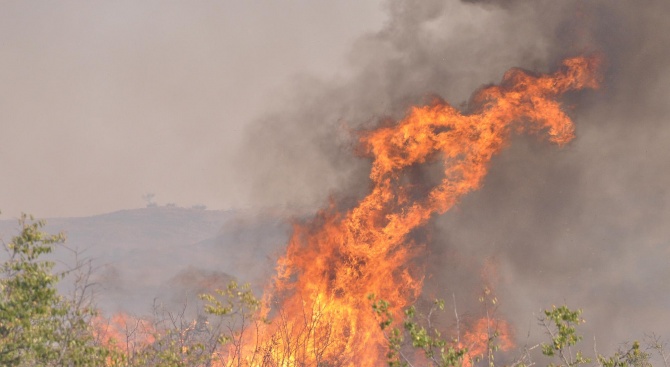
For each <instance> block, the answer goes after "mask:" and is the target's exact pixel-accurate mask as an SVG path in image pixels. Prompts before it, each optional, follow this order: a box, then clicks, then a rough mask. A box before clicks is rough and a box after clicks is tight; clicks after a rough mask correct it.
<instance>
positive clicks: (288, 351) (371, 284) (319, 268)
mask: <svg viewBox="0 0 670 367" xmlns="http://www.w3.org/2000/svg"><path fill="white" fill-rule="evenodd" d="M599 65H600V60H599V58H598V57H575V58H570V59H567V60H565V61H564V62H563V66H562V68H561V69H560V70H559V71H557V72H555V73H553V74H545V75H531V74H529V73H527V72H525V71H523V70H520V69H512V70H510V71H508V72H507V73H506V74H505V75H504V77H503V80H502V82H501V83H500V85H495V86H489V87H486V88H483V89H481V90H479V91H478V92H476V93H475V94H474V95H473V97H472V109H471V110H472V111H471V113H467V114H464V113H462V112H460V111H459V110H457V109H456V108H454V107H452V106H450V105H449V104H447V103H444V102H436V103H434V104H433V105H430V106H422V107H412V108H411V109H410V110H409V112H408V114H407V115H406V117H405V118H404V119H403V120H401V121H399V122H398V123H397V124H395V125H394V126H388V127H381V128H378V129H376V130H373V131H368V132H364V133H363V134H362V136H361V138H360V141H361V143H362V147H363V150H364V152H365V153H366V154H368V155H369V156H370V157H372V159H373V162H372V171H371V173H370V180H371V182H372V189H371V192H370V193H369V194H368V195H367V196H366V197H364V198H363V199H362V200H361V201H360V202H359V203H358V205H357V206H355V207H354V208H352V209H350V210H349V211H347V212H345V213H339V212H337V211H336V210H335V209H334V208H330V209H327V210H324V211H322V212H321V213H319V214H318V215H317V216H316V218H315V219H313V220H312V221H311V222H310V223H307V224H302V225H296V226H295V228H294V233H293V235H292V237H291V240H290V243H289V245H288V249H287V253H286V255H285V256H283V257H282V258H281V259H280V260H279V265H278V275H277V276H276V278H275V282H274V286H273V288H272V289H271V291H269V292H267V293H266V295H265V300H266V301H267V302H268V304H269V305H270V306H271V308H272V309H273V311H266V312H269V313H268V314H267V315H268V317H270V318H271V319H272V322H271V323H270V324H269V325H267V326H263V327H261V328H259V329H258V330H257V331H255V332H254V334H253V335H250V336H248V337H247V338H245V339H244V342H243V345H242V353H241V354H242V360H241V361H238V362H240V364H242V365H254V366H259V365H273V366H298V365H300V366H303V365H305V366H317V365H320V363H321V362H323V361H328V363H329V364H330V365H342V366H375V365H381V364H383V356H384V350H383V341H384V337H383V334H382V333H381V331H380V329H379V325H378V324H377V322H376V321H375V319H374V317H372V314H371V311H370V304H369V303H368V301H367V299H366V295H368V294H371V293H373V294H376V295H377V296H378V297H379V298H382V299H385V300H387V301H389V302H390V303H391V304H392V305H393V307H394V310H395V311H397V310H399V309H401V308H403V307H405V306H407V305H408V303H409V302H411V301H412V300H414V299H415V297H416V296H417V295H418V294H419V292H420V290H421V287H422V280H423V276H422V274H421V273H420V272H419V271H416V270H412V269H410V267H409V266H408V261H409V260H410V259H411V258H413V257H414V256H415V255H416V254H417V252H418V251H420V249H419V247H418V246H413V245H412V241H411V239H410V238H409V236H408V235H409V234H410V232H411V231H413V230H414V229H416V228H418V227H420V226H422V225H424V224H425V223H426V222H427V221H428V220H429V219H430V218H431V216H433V215H434V214H441V213H444V212H445V211H447V210H449V209H450V208H451V207H452V206H453V205H454V204H455V203H456V202H457V201H458V200H459V198H460V197H461V196H462V195H464V194H466V193H468V192H470V191H473V190H475V189H477V188H478V187H480V185H481V184H482V180H483V178H484V176H485V175H486V173H487V169H488V165H489V162H490V161H491V158H492V157H493V156H494V155H495V154H497V153H498V152H500V151H501V149H502V148H503V147H505V145H506V144H507V142H508V140H509V137H510V135H511V133H512V132H522V131H527V132H531V133H546V134H547V135H548V140H549V141H551V142H553V143H556V144H558V145H559V146H562V145H564V144H566V143H568V142H569V141H570V140H571V139H573V137H574V126H573V124H572V121H571V120H570V118H569V117H568V116H567V115H566V114H565V113H564V112H563V111H562V110H561V104H560V103H559V102H558V101H557V97H559V96H560V95H561V94H563V93H565V92H566V91H570V90H577V89H583V88H597V87H598V86H599V77H598V73H597V70H598V68H599ZM430 162H441V163H442V164H443V167H444V169H443V177H442V179H441V181H440V182H439V183H437V184H436V185H435V186H434V187H432V188H425V189H416V188H415V187H414V185H410V184H407V173H406V171H407V169H408V168H409V167H411V166H415V165H420V164H424V163H430ZM477 333H478V332H477V331H475V332H473V334H472V335H474V338H475V339H477V338H478V336H476V335H478V334H477ZM245 356H246V357H245ZM245 358H246V359H245Z"/></svg>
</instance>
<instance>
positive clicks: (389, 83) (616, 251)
mask: <svg viewBox="0 0 670 367" xmlns="http://www.w3.org/2000/svg"><path fill="white" fill-rule="evenodd" d="M385 7H386V10H387V11H388V14H389V15H388V21H387V22H386V24H385V26H384V27H383V29H381V30H380V31H379V32H377V33H375V34H369V35H366V36H364V37H362V38H361V39H359V40H358V41H357V42H356V44H355V46H354V48H353V50H352V51H351V53H350V55H349V59H348V60H349V69H348V71H347V72H346V73H344V74H343V75H341V77H340V78H339V79H336V80H329V81H322V80H316V79H312V78H309V77H304V78H302V79H299V80H296V82H295V85H293V86H290V87H289V88H288V90H289V91H290V92H288V93H287V94H286V95H285V96H281V97H280V98H282V101H283V105H285V106H286V107H285V109H284V110H280V111H275V112H274V113H271V114H268V115H267V117H266V118H265V119H262V120H259V121H257V123H255V124H253V126H252V128H251V129H250V131H249V134H248V137H249V138H248V144H246V147H245V149H244V151H243V152H241V155H243V158H241V159H240V161H241V162H243V165H241V166H240V170H241V172H243V173H245V174H246V175H247V177H248V181H249V182H251V190H250V192H249V195H253V196H254V197H255V198H256V199H257V200H258V201H259V202H260V203H262V204H264V205H274V206H277V205H283V204H289V205H290V206H293V207H297V208H301V209H304V208H316V207H319V206H322V205H323V204H324V203H326V201H327V198H328V196H330V195H332V196H334V197H335V198H336V199H337V200H338V202H340V203H341V205H348V203H351V202H353V200H355V199H357V198H359V197H360V196H361V195H362V194H363V193H365V192H366V190H367V189H368V181H367V174H368V168H369V162H368V161H366V160H365V159H361V158H359V157H356V156H355V155H354V154H353V153H352V151H354V150H355V148H356V146H357V144H356V134H355V133H354V132H355V131H356V130H358V129H365V128H371V127H374V126H376V125H377V124H379V123H381V122H382V121H384V120H386V119H398V118H400V117H402V116H403V114H404V113H405V111H406V110H407V108H408V107H409V106H410V105H412V104H424V103H426V102H427V101H429V100H430V98H432V96H433V95H438V96H441V97H442V98H444V99H445V100H447V101H449V102H450V103H451V104H453V105H456V106H459V105H460V106H463V108H465V107H466V106H467V99H468V97H469V95H470V94H471V93H472V92H473V91H475V90H476V89H477V88H479V87H480V86H482V85H485V84H489V83H496V82H498V81H499V80H500V79H501V77H502V75H503V73H504V72H505V71H506V70H507V69H509V68H511V67H522V68H525V69H529V70H531V71H537V72H546V71H550V70H553V69H554V68H555V67H556V66H557V65H558V63H559V62H560V60H561V59H563V58H564V57H567V56H574V55H577V54H581V53H593V52H597V53H602V54H603V56H604V57H605V60H606V66H607V68H606V71H605V80H604V85H603V87H602V89H601V90H600V91H597V92H580V93H576V94H573V95H571V96H568V97H567V98H566V100H565V105H566V106H567V107H568V108H569V114H570V115H571V116H572V117H573V118H574V120H575V122H576V124H577V139H576V140H575V141H574V142H573V143H571V144H569V145H568V146H567V147H565V148H563V149H558V148H556V147H554V146H550V145H546V144H545V143H541V142H539V141H538V140H537V139H535V138H532V137H519V138H517V139H515V141H513V142H512V144H511V146H510V147H509V148H508V150H507V151H505V152H504V153H503V154H502V155H501V156H500V157H498V158H496V159H494V162H493V164H492V166H491V172H490V174H489V176H488V177H487V179H486V181H485V183H484V187H483V188H482V189H481V190H480V191H478V192H475V193H473V194H471V195H469V196H467V197H466V198H465V199H463V201H462V202H461V203H460V204H459V205H458V207H457V208H456V209H455V210H452V211H450V212H448V213H447V214H446V215H444V216H442V217H439V218H436V219H435V220H434V222H433V224H432V228H430V229H429V230H428V234H427V235H426V238H427V239H426V242H427V244H428V247H429V248H428V251H429V252H430V253H431V256H429V257H428V258H429V259H430V260H427V261H428V263H427V273H428V274H430V277H429V278H428V279H427V281H426V286H425V290H424V294H425V295H426V297H433V296H438V297H446V298H450V297H451V295H452V294H454V295H456V299H457V303H458V304H459V309H460V310H464V312H467V311H465V310H467V309H469V308H473V307H478V306H477V302H476V301H474V302H470V301H469V300H471V299H476V294H477V292H478V291H479V289H480V288H481V286H482V278H481V277H480V275H479V273H476V272H475V273H473V272H472V269H478V268H481V267H482V266H483V265H484V264H485V263H491V264H495V265H494V268H495V269H496V271H495V273H496V275H495V277H496V278H497V283H496V284H497V285H496V293H497V294H498V298H499V299H500V304H501V306H500V310H499V311H500V312H501V313H502V314H503V315H504V316H505V317H507V318H510V319H511V320H512V321H514V323H515V325H516V326H517V328H519V330H520V334H522V335H525V330H526V329H527V327H528V325H531V326H534V325H535V323H536V320H535V317H536V316H535V315H537V314H538V311H540V310H541V309H542V308H546V307H550V306H551V305H552V304H562V303H564V302H565V303H568V304H569V305H570V306H572V307H580V308H583V309H584V310H585V317H586V318H587V320H588V323H587V324H586V326H585V327H586V328H587V333H588V334H587V335H588V337H587V338H586V339H588V340H590V338H591V336H592V335H595V336H596V337H597V338H598V345H599V348H602V349H603V351H606V349H607V348H613V347H615V346H616V345H617V343H619V342H622V341H624V340H630V339H633V338H639V337H641V335H642V333H644V332H656V333H659V334H664V335H666V336H670V320H669V319H668V317H667V310H668V309H669V308H670V282H668V281H667V280H668V279H670V267H669V266H668V259H670V226H668V225H667V224H668V223H670V190H669V189H668V188H669V187H670V170H668V162H670V149H668V148H667V147H668V141H670V124H669V123H668V121H670V119H669V117H670V104H668V103H667V101H668V96H670V67H669V66H670V22H668V21H667V14H670V2H668V1H665V0H650V1H645V2H644V4H642V3H640V2H624V1H609V0H602V1H588V2H587V1H577V0H572V1H548V0H547V1H520V0H518V1H511V0H510V1H493V0H490V1H474V0H473V1H465V2H455V1H441V0H440V1H430V0H416V1H388V2H387V3H386V4H385ZM473 312H474V311H473ZM534 330H535V331H534V334H533V335H532V336H531V337H532V338H533V339H537V338H540V337H543V336H542V335H541V331H540V330H539V329H537V328H535V329H534Z"/></svg>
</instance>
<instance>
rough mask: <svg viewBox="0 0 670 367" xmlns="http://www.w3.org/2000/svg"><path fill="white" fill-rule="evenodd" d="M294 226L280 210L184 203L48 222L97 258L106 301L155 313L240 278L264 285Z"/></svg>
mask: <svg viewBox="0 0 670 367" xmlns="http://www.w3.org/2000/svg"><path fill="white" fill-rule="evenodd" d="M289 230H290V227H289V225H288V224H287V222H286V220H285V219H284V218H281V216H280V215H273V214H264V215H255V214H254V213H251V212H245V211H216V210H202V209H185V208H176V207H150V208H143V209H132V210H121V211H117V212H113V213H108V214H102V215H96V216H91V217H79V218H49V219H47V226H46V231H48V232H50V233H56V232H60V231H62V232H64V233H65V234H66V235H67V246H68V247H69V248H71V249H77V250H79V251H80V252H81V253H82V254H83V255H84V256H85V257H87V258H90V259H92V260H93V265H94V267H95V274H94V279H95V281H96V283H97V284H98V285H97V289H98V303H99V304H100V306H101V307H102V308H103V309H105V310H108V311H116V310H125V311H129V312H133V313H145V312H147V311H148V310H149V309H150V307H151V304H152V303H153V301H154V299H156V301H157V302H162V303H168V304H178V303H183V302H185V301H186V300H187V299H188V300H189V302H193V301H192V300H193V299H195V298H196V296H197V294H198V293H201V292H203V291H207V290H212V289H213V288H216V287H221V286H223V285H225V284H226V283H227V282H228V280H230V279H233V278H237V279H239V280H240V281H243V282H246V281H248V282H251V283H252V284H254V286H256V287H257V288H258V287H260V286H261V285H262V284H263V283H264V282H265V281H266V280H267V279H268V278H269V277H270V276H271V274H272V273H273V271H274V264H275V260H276V258H277V257H278V256H279V255H280V253H281V251H282V249H283V248H284V247H285V245H286V242H287V239H288V234H289ZM17 232H18V224H17V221H16V220H2V221H0V238H2V239H3V240H5V241H8V240H9V239H10V238H11V237H12V236H13V235H15V234H16V233H17ZM0 256H3V255H0ZM54 259H55V260H56V261H58V262H59V263H66V264H72V263H73V261H74V258H73V252H71V251H67V250H65V249H61V250H58V251H56V253H55V254H54ZM63 285H64V286H65V285H67V282H64V284H63Z"/></svg>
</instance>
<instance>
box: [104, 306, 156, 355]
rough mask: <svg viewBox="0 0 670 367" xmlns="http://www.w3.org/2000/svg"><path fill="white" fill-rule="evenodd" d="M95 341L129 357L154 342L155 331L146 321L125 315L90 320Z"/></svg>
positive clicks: (119, 314) (118, 314)
mask: <svg viewBox="0 0 670 367" xmlns="http://www.w3.org/2000/svg"><path fill="white" fill-rule="evenodd" d="M92 324H93V333H94V337H95V339H96V340H97V341H98V343H100V344H101V345H103V346H106V347H108V348H110V349H112V350H116V351H118V352H121V353H122V354H124V355H130V354H133V353H135V352H136V351H138V350H140V349H142V348H144V347H146V346H147V345H150V344H151V343H153V342H154V341H155V337H154V335H155V334H156V333H155V330H154V329H153V326H152V325H151V323H150V322H149V321H147V320H143V319H140V318H136V317H133V316H130V315H127V314H125V313H116V314H114V315H113V316H112V317H110V318H105V317H103V316H96V317H95V318H94V319H93V320H92Z"/></svg>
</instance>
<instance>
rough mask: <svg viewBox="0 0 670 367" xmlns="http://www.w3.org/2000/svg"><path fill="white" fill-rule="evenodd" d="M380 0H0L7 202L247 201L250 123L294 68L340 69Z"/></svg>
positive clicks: (98, 209) (85, 211)
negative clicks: (238, 155)
mask: <svg viewBox="0 0 670 367" xmlns="http://www.w3.org/2000/svg"><path fill="white" fill-rule="evenodd" d="M382 19H383V13H382V12H381V11H380V9H379V6H378V4H377V2H375V1H372V2H356V1H338V2H329V3H321V4H315V3H314V2H310V1H304V0H295V1H293V0H289V1H282V2H281V3H280V2H269V3H264V4H261V3H253V2H246V1H234V0H224V1H199V2H197V3H192V2H182V1H152V0H150V1H118V2H105V1H70V0H66V1H59V2H57V3H54V2H50V1H40V0H38V1H30V2H20V1H9V2H2V4H0V34H2V36H1V37H0V128H1V130H0V131H1V133H0V157H2V158H1V159H0V175H1V176H2V185H0V210H1V211H2V216H3V217H4V218H13V217H17V216H18V215H19V213H20V212H22V211H24V212H29V213H32V214H35V215H36V216H39V217H53V216H80V215H93V214H100V213H105V212H109V211H113V210H119V209H124V208H134V207H141V206H144V205H145V202H144V201H143V199H142V196H143V195H144V194H147V193H154V194H155V201H156V202H157V203H158V204H161V205H164V204H167V203H176V204H177V205H181V206H187V207H188V206H192V205H196V204H204V205H207V206H208V207H209V208H218V209H227V208H230V207H249V206H250V205H251V204H250V203H249V202H248V201H246V202H245V201H244V200H245V199H244V198H243V197H241V196H240V195H239V194H238V192H237V191H238V190H239V188H240V187H244V182H241V180H242V178H240V177H239V176H238V175H237V174H236V172H235V168H234V166H233V164H232V163H233V159H234V154H233V152H234V151H235V150H236V147H237V145H238V143H239V142H240V141H241V136H242V134H243V130H244V128H243V126H244V125H245V124H247V123H248V122H249V121H253V119H254V118H255V117H256V116H259V115H261V114H263V113H265V112H267V111H268V109H269V108H270V106H273V105H276V103H277V102H276V100H277V99H278V98H277V96H279V95H281V94H283V92H284V89H285V86H286V84H287V83H288V82H290V80H291V79H293V78H294V76H295V75H297V74H311V75H317V76H320V77H324V76H332V75H335V74H337V73H338V70H339V69H341V65H342V64H343V60H344V59H343V56H342V55H343V54H344V53H345V50H347V49H348V48H349V47H350V45H351V43H352V42H353V40H354V39H355V38H357V37H358V36H359V35H360V34H362V33H365V32H369V31H373V30H375V29H378V28H379V27H380V25H381V22H382Z"/></svg>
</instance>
